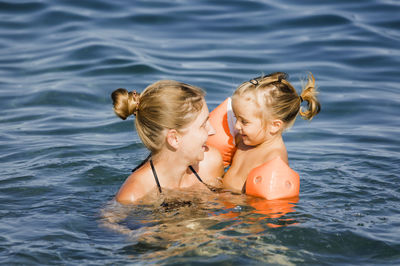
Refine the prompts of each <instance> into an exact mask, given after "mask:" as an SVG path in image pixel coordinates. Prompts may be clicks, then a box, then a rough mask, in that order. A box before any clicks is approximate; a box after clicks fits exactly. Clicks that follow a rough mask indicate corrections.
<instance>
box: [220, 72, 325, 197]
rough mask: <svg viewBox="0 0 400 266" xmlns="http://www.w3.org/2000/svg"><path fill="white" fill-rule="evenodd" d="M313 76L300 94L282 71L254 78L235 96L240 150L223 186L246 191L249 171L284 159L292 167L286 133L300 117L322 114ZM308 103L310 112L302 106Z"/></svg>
mask: <svg viewBox="0 0 400 266" xmlns="http://www.w3.org/2000/svg"><path fill="white" fill-rule="evenodd" d="M316 95H317V91H316V88H315V80H314V77H313V75H312V74H310V76H309V78H308V83H307V85H306V86H305V88H304V89H303V90H302V92H301V94H300V95H298V94H297V92H296V90H295V88H294V87H293V86H292V85H291V84H290V83H289V82H288V81H287V75H286V74H285V73H282V72H277V73H273V74H270V75H267V76H264V77H258V78H254V79H252V80H250V81H248V82H244V83H243V84H241V85H240V86H239V87H238V88H237V89H236V91H235V92H234V94H233V96H232V109H233V112H234V114H235V116H236V124H235V129H236V130H237V135H236V146H237V150H236V152H235V154H234V156H233V159H232V164H231V167H230V168H229V169H228V171H227V172H226V174H225V176H224V178H223V185H224V187H225V188H228V189H230V190H232V191H235V192H241V191H243V188H244V185H245V182H246V179H247V176H248V174H249V172H250V171H251V170H252V169H253V168H255V167H257V166H259V165H261V164H264V163H266V162H268V161H271V160H273V159H275V158H277V157H280V159H281V160H283V161H284V162H285V163H286V164H287V165H289V161H288V155H287V151H286V147H285V144H284V142H283V139H282V133H283V131H285V130H286V129H288V128H290V127H291V126H292V125H293V123H294V122H295V120H296V117H297V115H298V114H300V115H301V116H302V117H303V118H304V119H307V120H311V119H312V118H313V117H314V116H315V115H316V114H318V113H319V111H320V108H321V107H320V103H319V102H318V99H317V97H316ZM303 101H306V102H307V107H308V108H307V110H303V109H302V108H301V103H302V102H303Z"/></svg>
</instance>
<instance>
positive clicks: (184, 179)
mask: <svg viewBox="0 0 400 266" xmlns="http://www.w3.org/2000/svg"><path fill="white" fill-rule="evenodd" d="M204 94H205V93H204V92H203V90H201V89H200V88H197V87H195V86H191V85H188V84H184V83H181V82H177V81H173V80H162V81H158V82H156V83H154V84H151V85H150V86H148V87H147V88H146V89H145V90H144V91H143V92H142V93H140V94H139V93H137V92H136V91H132V92H128V91H127V90H126V89H117V90H115V91H114V92H113V93H112V95H111V97H112V100H113V104H114V111H115V113H116V114H117V115H118V116H119V117H120V118H122V119H124V120H125V119H126V118H127V117H128V116H130V115H134V116H135V118H136V119H135V126H136V130H137V133H138V135H139V137H140V139H141V140H142V142H143V144H144V145H145V146H146V147H147V148H148V149H149V150H150V152H151V154H150V156H149V158H148V159H147V160H145V161H144V162H143V164H141V165H139V166H138V167H137V168H136V169H135V170H134V171H133V173H132V174H131V175H130V176H129V177H128V178H127V179H126V181H125V183H124V184H123V185H122V187H121V188H120V190H119V192H118V194H117V195H116V200H117V201H118V202H120V203H123V204H130V203H138V202H139V201H140V202H151V201H155V200H156V199H157V198H158V196H159V194H161V193H166V192H167V191H168V190H170V191H171V190H179V189H182V188H187V187H193V186H198V187H199V188H200V189H201V188H203V189H208V185H213V186H216V185H217V184H218V179H217V178H219V177H221V176H222V174H223V165H222V158H221V156H220V154H219V152H218V151H217V150H216V149H214V148H212V147H208V146H206V141H207V138H208V136H209V135H212V134H214V132H215V131H214V129H213V128H212V126H211V125H210V123H209V121H208V108H207V104H206V102H205V100H204Z"/></svg>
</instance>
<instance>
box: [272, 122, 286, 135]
mask: <svg viewBox="0 0 400 266" xmlns="http://www.w3.org/2000/svg"><path fill="white" fill-rule="evenodd" d="M282 129H283V122H282V120H280V119H275V120H272V121H271V134H276V133H278V132H280V131H281V130H282Z"/></svg>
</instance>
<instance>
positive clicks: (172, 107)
mask: <svg viewBox="0 0 400 266" xmlns="http://www.w3.org/2000/svg"><path fill="white" fill-rule="evenodd" d="M204 95H205V92H204V91H203V90H202V89H200V88H198V87H195V86H192V85H188V84H185V83H181V82H178V81H174V80H160V81H157V82H155V83H153V84H151V85H149V86H148V87H147V88H146V89H145V90H144V91H143V92H142V93H140V94H139V93H137V92H136V91H131V92H128V91H127V90H126V89H122V88H120V89H117V90H115V91H114V92H113V93H112V94H111V98H112V100H113V105H114V112H115V113H116V114H117V115H118V116H119V117H120V118H121V119H123V120H125V119H126V118H127V117H129V116H130V115H135V116H136V119H135V127H136V130H137V133H138V135H139V137H140V139H141V140H142V142H143V144H144V145H145V146H146V147H147V148H148V149H149V150H150V151H151V152H152V153H153V154H155V153H157V152H158V151H160V149H161V147H162V146H163V144H164V142H165V129H176V130H177V131H180V130H181V129H183V128H185V127H186V126H187V125H188V124H189V123H190V122H192V121H193V120H194V119H195V118H196V117H197V115H198V114H199V113H200V111H201V109H202V108H203V102H204Z"/></svg>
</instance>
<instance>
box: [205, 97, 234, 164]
mask: <svg viewBox="0 0 400 266" xmlns="http://www.w3.org/2000/svg"><path fill="white" fill-rule="evenodd" d="M235 122H236V118H235V116H234V114H233V111H232V105H231V99H230V98H227V99H226V100H225V101H224V102H223V103H221V104H220V105H219V106H218V107H217V108H215V109H214V110H213V111H212V112H211V113H210V123H211V125H212V126H213V128H214V129H215V131H216V133H215V134H214V135H211V136H210V137H208V140H207V145H210V146H212V147H214V148H216V149H217V150H219V152H220V153H221V155H222V160H223V161H224V167H227V166H229V165H231V162H232V158H233V155H234V154H235V151H236V146H235V129H234V126H235Z"/></svg>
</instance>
